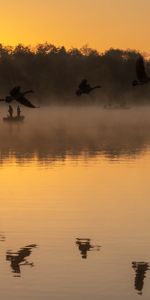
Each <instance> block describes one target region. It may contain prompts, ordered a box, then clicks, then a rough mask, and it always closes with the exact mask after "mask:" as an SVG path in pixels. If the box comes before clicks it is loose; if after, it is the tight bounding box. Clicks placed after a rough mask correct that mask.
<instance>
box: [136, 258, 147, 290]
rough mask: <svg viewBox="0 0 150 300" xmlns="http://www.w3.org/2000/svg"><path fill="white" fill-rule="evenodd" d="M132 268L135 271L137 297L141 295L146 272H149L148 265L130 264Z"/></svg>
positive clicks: (140, 263) (145, 263) (142, 263)
mask: <svg viewBox="0 0 150 300" xmlns="http://www.w3.org/2000/svg"><path fill="white" fill-rule="evenodd" d="M132 267H133V269H134V270H135V290H137V291H138V294H139V295H142V293H143V287H144V278H145V277H146V272H147V271H148V270H149V263H147V262H136V261H134V262H132Z"/></svg>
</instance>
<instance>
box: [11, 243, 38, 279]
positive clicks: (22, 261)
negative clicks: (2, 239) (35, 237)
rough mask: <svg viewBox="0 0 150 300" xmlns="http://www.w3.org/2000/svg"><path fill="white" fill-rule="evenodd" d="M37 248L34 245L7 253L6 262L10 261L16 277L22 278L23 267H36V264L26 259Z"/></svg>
mask: <svg viewBox="0 0 150 300" xmlns="http://www.w3.org/2000/svg"><path fill="white" fill-rule="evenodd" d="M36 247H37V245H35V244H32V245H28V246H25V247H23V248H20V249H19V250H18V251H17V252H12V251H7V253H6V260H7V261H10V266H11V269H12V272H13V273H14V274H15V275H14V276H15V277H20V276H21V268H20V267H21V266H30V267H33V266H34V264H33V263H32V262H31V263H30V262H28V261H27V259H26V258H27V257H28V256H30V255H31V253H32V250H33V249H34V248H36Z"/></svg>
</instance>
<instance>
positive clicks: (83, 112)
mask: <svg viewBox="0 0 150 300" xmlns="http://www.w3.org/2000/svg"><path fill="white" fill-rule="evenodd" d="M139 119H140V120H141V119H142V120H143V121H142V122H139ZM31 129H32V130H31ZM0 136H1V146H0V161H1V163H3V161H5V160H6V159H7V158H8V157H11V156H12V155H13V156H15V157H16V159H17V162H18V163H24V161H30V160H32V159H33V158H34V157H36V158H37V159H38V161H39V162H46V163H48V162H53V161H56V160H62V161H63V160H65V159H66V157H67V156H68V155H69V156H71V157H73V158H75V159H76V158H77V157H80V156H85V157H87V156H88V157H96V156H97V155H100V154H102V155H105V156H106V157H107V158H108V159H118V158H120V157H126V156H127V157H135V156H137V155H140V154H141V152H142V151H143V150H145V149H146V147H147V146H149V145H150V119H149V109H146V110H145V111H143V110H141V112H140V110H136V109H135V110H131V111H129V112H125V111H124V110H123V111H120V110H119V111H118V110H117V111H106V110H102V109H100V108H89V109H88V108H84V109H78V110H77V109H72V108H70V109H69V108H61V109H58V108H55V109H54V108H48V109H47V110H44V109H41V110H40V116H38V115H37V114H35V115H33V114H32V116H29V115H27V117H26V120H25V122H24V124H21V126H20V124H19V126H16V124H1V127H0Z"/></svg>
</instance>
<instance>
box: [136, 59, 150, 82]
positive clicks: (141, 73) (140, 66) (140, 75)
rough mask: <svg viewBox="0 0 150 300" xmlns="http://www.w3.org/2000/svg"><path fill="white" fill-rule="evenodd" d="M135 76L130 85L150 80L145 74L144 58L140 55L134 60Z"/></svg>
mask: <svg viewBox="0 0 150 300" xmlns="http://www.w3.org/2000/svg"><path fill="white" fill-rule="evenodd" d="M136 76H137V80H133V83H132V85H133V86H136V85H143V84H146V83H148V82H149V81H150V77H149V76H148V75H147V73H146V71H145V66H144V59H143V56H142V55H139V57H138V59H137V61H136Z"/></svg>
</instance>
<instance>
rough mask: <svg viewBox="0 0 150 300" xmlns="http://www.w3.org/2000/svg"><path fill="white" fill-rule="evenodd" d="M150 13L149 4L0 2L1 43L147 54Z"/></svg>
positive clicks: (117, 0)
mask: <svg viewBox="0 0 150 300" xmlns="http://www.w3.org/2000/svg"><path fill="white" fill-rule="evenodd" d="M149 12H150V0H143V1H141V0H126V1H124V0H55V1H54V0H53V1H52V0H43V1H42V0H13V1H12V0H1V6H0V41H1V42H2V43H4V44H12V45H14V44H17V43H24V44H30V45H35V44H36V43H40V42H45V41H48V42H51V43H53V44H55V45H64V46H66V47H67V48H70V47H72V46H74V47H79V48H80V47H81V46H83V45H85V44H88V45H89V46H90V47H92V48H97V49H98V50H100V51H104V50H106V49H108V48H110V47H114V48H123V49H127V48H132V49H138V50H141V51H146V52H150V41H149V39H148V37H149V28H150V18H149Z"/></svg>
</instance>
